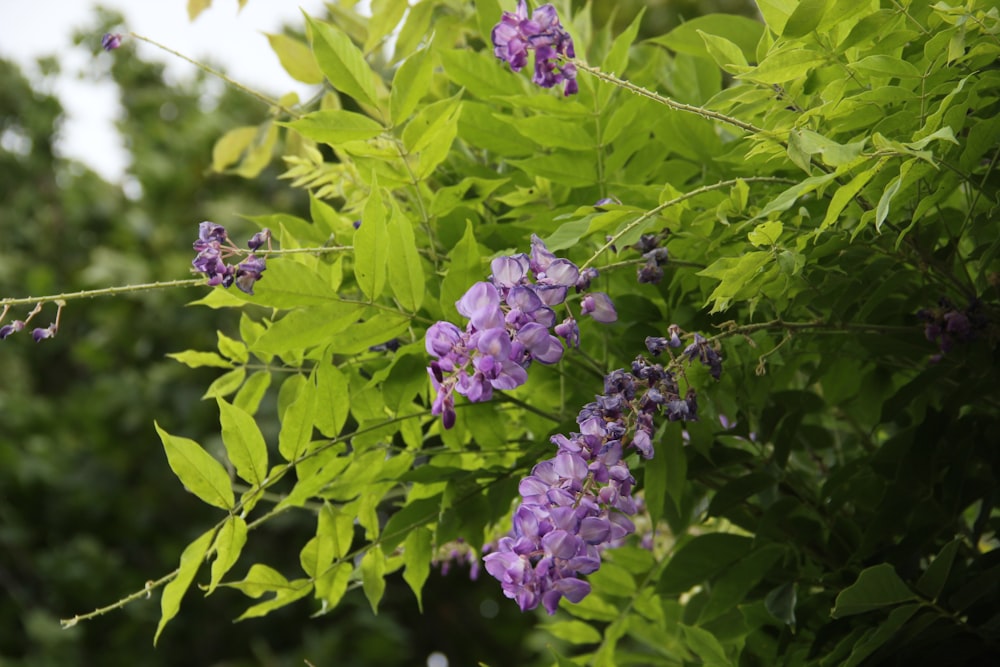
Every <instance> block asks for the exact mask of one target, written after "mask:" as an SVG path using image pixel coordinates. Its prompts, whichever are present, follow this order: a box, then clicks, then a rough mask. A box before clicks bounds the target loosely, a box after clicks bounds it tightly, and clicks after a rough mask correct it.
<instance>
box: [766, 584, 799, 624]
mask: <svg viewBox="0 0 1000 667" xmlns="http://www.w3.org/2000/svg"><path fill="white" fill-rule="evenodd" d="M797 601H798V585H797V584H796V583H794V582H791V581H786V582H785V583H783V584H781V585H780V586H778V587H777V588H775V589H773V590H771V591H770V592H769V593H768V594H767V595H766V596H765V597H764V606H765V608H766V609H767V611H768V613H770V614H771V615H772V616H774V617H775V618H776V619H778V620H779V621H781V622H782V623H784V624H785V625H789V626H792V627H795V605H796V603H797Z"/></svg>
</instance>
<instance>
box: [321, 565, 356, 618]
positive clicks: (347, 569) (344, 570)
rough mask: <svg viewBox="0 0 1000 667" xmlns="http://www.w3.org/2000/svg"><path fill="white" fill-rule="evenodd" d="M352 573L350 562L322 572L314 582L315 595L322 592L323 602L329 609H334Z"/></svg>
mask: <svg viewBox="0 0 1000 667" xmlns="http://www.w3.org/2000/svg"><path fill="white" fill-rule="evenodd" d="M353 573H354V567H353V566H352V565H351V563H350V562H344V563H337V564H336V565H334V566H333V567H332V568H330V569H329V570H327V571H326V572H324V573H323V576H321V577H320V579H319V581H317V582H316V591H317V593H318V592H319V591H320V590H322V591H323V600H324V601H325V602H326V604H327V606H328V607H329V608H333V607H336V606H337V604H339V603H340V600H341V598H343V597H344V593H346V592H347V585H348V584H349V583H350V582H351V575H352V574H353Z"/></svg>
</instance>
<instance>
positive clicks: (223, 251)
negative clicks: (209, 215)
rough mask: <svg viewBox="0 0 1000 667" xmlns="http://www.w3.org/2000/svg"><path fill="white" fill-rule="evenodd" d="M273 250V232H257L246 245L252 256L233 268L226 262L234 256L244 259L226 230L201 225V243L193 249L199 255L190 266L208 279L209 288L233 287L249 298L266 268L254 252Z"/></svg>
mask: <svg viewBox="0 0 1000 667" xmlns="http://www.w3.org/2000/svg"><path fill="white" fill-rule="evenodd" d="M264 245H267V246H268V250H270V248H271V230H269V229H264V230H262V231H259V232H257V233H256V234H254V235H253V237H252V238H251V239H250V240H249V241H248V242H247V247H248V248H250V254H249V255H247V257H246V259H244V260H243V261H242V262H240V263H239V264H237V265H236V266H233V265H231V264H226V262H225V260H226V258H228V257H231V256H233V255H241V254H243V251H242V250H240V249H239V248H237V247H236V246H235V245H233V244H232V242H231V241H229V238H228V236H227V234H226V228H225V227H223V226H222V225H217V224H215V223H214V222H208V221H207V220H206V221H205V222H202V223H201V224H200V225H199V226H198V240H197V241H195V242H194V249H195V250H196V251H197V252H198V255H197V256H196V257H195V258H194V261H192V262H191V265H192V266H194V268H195V270H196V271H199V272H201V273H204V274H205V275H206V276H207V277H208V284H209V285H222V286H223V287H229V286H230V285H232V284H233V283H235V284H236V286H237V287H238V288H240V290H242V291H243V292H246V293H247V294H253V285H254V283H255V282H257V281H258V280H260V278H261V274H262V273H264V269H266V268H267V265H266V262H265V260H264V258H263V257H257V256H256V255H255V254H254V252H255V251H257V250H259V249H260V248H261V247H262V246H264Z"/></svg>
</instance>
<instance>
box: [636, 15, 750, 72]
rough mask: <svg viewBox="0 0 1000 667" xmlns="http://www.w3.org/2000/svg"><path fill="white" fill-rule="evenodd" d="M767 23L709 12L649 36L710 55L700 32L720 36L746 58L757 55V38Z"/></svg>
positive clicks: (681, 50) (680, 50)
mask: <svg viewBox="0 0 1000 667" xmlns="http://www.w3.org/2000/svg"><path fill="white" fill-rule="evenodd" d="M763 32H764V26H763V25H762V24H761V23H760V22H759V21H754V20H753V19H749V18H747V17H745V16H737V15H734V14H706V15H705V16H698V17H695V18H693V19H691V20H690V21H685V22H683V23H681V24H680V25H679V26H677V27H676V28H674V29H673V30H671V31H670V32H668V33H667V34H666V35H663V36H662V37H654V38H653V39H651V40H649V41H651V42H653V43H655V44H662V45H663V46H666V47H667V48H669V49H671V50H673V51H676V52H678V53H687V54H689V55H693V56H701V57H702V58H711V57H712V56H711V55H710V53H709V51H708V48H707V47H706V45H705V40H704V39H702V36H701V34H700V33H704V34H706V35H711V36H718V37H721V38H722V39H725V40H727V41H729V42H731V43H733V44H735V45H736V46H737V47H738V48H739V49H740V51H742V52H743V56H744V61H746V60H750V59H752V58H754V53H755V51H756V48H757V42H759V41H760V36H761V34H762V33H763Z"/></svg>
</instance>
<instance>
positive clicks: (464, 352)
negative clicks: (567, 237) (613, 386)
mask: <svg viewBox="0 0 1000 667" xmlns="http://www.w3.org/2000/svg"><path fill="white" fill-rule="evenodd" d="M491 268H492V270H493V273H492V275H491V276H490V277H489V281H488V282H479V283H476V284H475V285H473V286H472V287H470V288H469V290H468V291H467V292H466V293H465V295H463V296H462V298H461V299H459V300H458V301H457V302H455V307H456V308H458V312H459V313H461V314H462V315H463V316H464V317H466V318H468V319H469V322H468V324H467V325H466V327H465V330H464V331H463V330H462V329H460V328H458V327H457V326H455V325H454V324H452V323H451V322H436V323H434V324H433V325H431V327H430V328H429V329H428V330H427V337H426V339H425V345H426V348H427V353H428V354H430V355H431V356H433V357H436V360H435V361H432V362H431V363H430V365H429V366H428V367H427V371H428V373H429V374H430V376H431V382H432V383H433V385H434V389H435V390H436V391H437V397H436V398H435V399H434V404H433V406H432V410H431V412H432V414H435V415H441V421H442V423H443V424H444V427H445V428H451V427H452V426H454V424H455V396H454V394H455V392H458V393H459V394H462V395H463V396H465V397H467V398H468V399H469V400H470V401H472V402H473V403H479V402H483V401H488V400H490V398H491V397H492V396H493V390H494V389H501V390H503V389H514V388H516V387H519V386H521V385H522V384H524V383H525V382H526V381H527V380H528V373H527V368H528V366H529V365H531V362H532V361H538V362H539V363H543V364H554V363H556V362H557V361H559V360H560V359H561V358H562V354H563V344H562V343H561V342H560V340H559V339H560V338H561V339H562V340H563V341H565V342H566V345H568V346H573V347H576V346H579V342H580V328H579V326H578V324H577V322H576V320H575V319H574V318H573V317H572V315H570V316H568V317H566V318H565V319H564V320H563V321H562V322H560V323H559V324H556V313H555V311H554V310H553V309H552V308H553V306H557V305H559V304H562V303H563V302H564V301H565V300H566V296H567V294H568V292H569V288H570V287H573V288H575V289H576V290H577V291H581V290H585V289H587V288H588V287H589V286H590V281H591V280H593V279H594V278H595V277H596V275H597V272H596V271H595V270H594V269H589V270H584V271H580V269H579V268H578V267H577V266H576V264H574V263H573V262H571V261H569V260H568V259H561V258H559V257H556V256H555V255H554V254H552V253H551V252H550V251H549V249H548V248H546V247H545V244H544V243H543V242H542V240H541V239H540V238H538V237H537V236H535V235H532V237H531V254H530V255H526V254H524V253H521V254H518V255H514V256H510V257H497V258H496V259H494V260H493V263H492V264H491ZM580 310H581V312H582V313H583V314H584V315H590V316H591V317H592V318H593V319H595V320H597V321H598V322H614V321H615V320H616V319H618V314H617V313H616V312H615V308H614V305H613V304H612V303H611V299H610V298H608V295H607V294H603V293H601V292H593V293H590V294H587V295H585V296H584V297H583V299H582V300H581V307H580ZM553 332H554V334H555V335H553Z"/></svg>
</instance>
